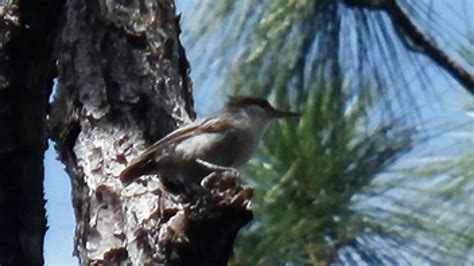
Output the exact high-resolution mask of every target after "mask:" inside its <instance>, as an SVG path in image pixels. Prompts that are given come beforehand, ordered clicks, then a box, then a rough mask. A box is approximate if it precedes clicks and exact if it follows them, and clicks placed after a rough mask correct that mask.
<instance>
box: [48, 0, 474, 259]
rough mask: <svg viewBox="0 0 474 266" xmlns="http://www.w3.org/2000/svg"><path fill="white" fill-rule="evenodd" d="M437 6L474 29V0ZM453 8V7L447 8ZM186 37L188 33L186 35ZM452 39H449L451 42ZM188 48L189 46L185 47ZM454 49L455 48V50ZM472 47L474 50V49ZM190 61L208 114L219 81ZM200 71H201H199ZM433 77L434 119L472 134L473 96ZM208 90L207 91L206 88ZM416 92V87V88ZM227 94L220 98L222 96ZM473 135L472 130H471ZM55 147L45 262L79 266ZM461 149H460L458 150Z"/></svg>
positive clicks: (456, 23)
mask: <svg viewBox="0 0 474 266" xmlns="http://www.w3.org/2000/svg"><path fill="white" fill-rule="evenodd" d="M194 1H195V0H192V1H190V0H189V1H185V0H182V1H179V0H178V1H177V4H178V12H183V17H182V19H183V20H186V19H192V18H191V14H192V13H191V10H189V6H190V5H191V4H192V3H194ZM431 2H433V3H434V6H433V8H434V10H435V11H436V12H437V13H439V15H440V16H441V17H442V18H443V19H444V20H445V21H444V22H440V23H443V24H447V25H450V26H451V27H455V28H456V29H459V31H460V32H461V33H465V32H466V31H467V30H469V29H470V30H473V29H474V28H473V24H474V23H473V21H472V20H471V21H466V20H465V19H462V18H467V17H470V16H469V15H467V14H469V13H468V12H469V11H470V12H471V16H472V14H473V13H474V1H465V0H437V1H431ZM447 6H449V7H450V8H447ZM183 34H186V32H184V33H183ZM447 40H449V39H447ZM444 41H445V40H443V39H440V40H439V42H440V45H441V47H443V48H446V49H448V50H451V51H452V50H453V49H454V48H455V47H454V46H455V45H456V43H447V42H444ZM184 46H185V47H186V43H185V44H184ZM451 46H452V47H451ZM471 48H472V47H471ZM188 56H189V60H190V63H191V66H192V68H193V72H192V73H191V75H192V78H193V81H194V84H195V86H194V89H195V93H194V95H195V98H196V109H197V111H198V113H199V114H205V113H208V112H210V111H214V110H215V109H216V107H214V106H211V105H209V104H207V103H208V102H209V101H207V100H206V99H208V97H214V96H209V94H216V91H215V89H214V91H209V88H212V86H210V84H211V83H213V82H215V78H214V79H213V78H212V77H211V81H209V79H207V80H198V79H197V77H195V76H194V75H195V74H196V73H199V68H203V67H207V66H202V65H201V66H200V65H198V63H199V62H200V60H199V57H200V54H198V52H193V51H188ZM196 69H197V71H195V70H196ZM432 71H434V72H433V73H432V74H431V75H430V77H431V78H432V79H433V82H432V84H433V86H435V88H433V89H434V90H435V91H437V92H438V93H440V95H441V96H442V97H441V98H440V99H439V103H438V104H435V105H433V104H430V105H429V106H427V107H430V108H432V109H430V110H429V111H428V112H429V113H431V116H432V117H435V116H437V117H438V118H440V119H441V120H442V121H454V123H457V124H463V123H466V122H467V123H469V121H471V127H467V128H466V130H465V132H467V133H469V131H470V130H474V126H473V125H472V124H474V123H473V120H472V119H473V117H469V113H466V112H465V111H464V110H463V109H462V105H463V103H464V102H465V101H464V100H465V99H469V97H470V96H469V95H468V94H467V93H466V92H465V91H464V90H463V89H462V88H460V87H459V86H458V85H456V83H455V82H453V81H452V80H451V79H450V78H449V77H446V74H445V73H443V72H442V71H441V70H440V69H438V68H436V69H434V70H432ZM205 88H206V89H205ZM415 90H416V88H415ZM222 96H223V95H220V97H222ZM471 133H472V131H471ZM458 137H460V138H463V139H464V138H471V139H472V135H469V134H467V135H462V134H461V135H458ZM450 142H456V140H455V138H453V136H452V135H450V136H449V135H448V136H447V137H446V136H444V137H441V138H439V139H436V140H433V142H428V143H427V144H426V145H425V146H424V147H421V153H432V152H435V151H436V148H437V147H438V146H439V145H446V144H447V143H448V144H449V143H450ZM52 146H53V144H52V143H50V148H49V149H48V151H47V152H46V154H45V177H46V178H45V183H44V184H45V190H46V199H47V205H46V209H47V214H48V225H49V230H48V231H47V234H46V238H45V253H44V254H45V261H46V264H47V265H77V259H76V258H74V257H73V256H72V250H73V232H74V214H73V210H72V205H71V197H70V195H71V191H70V182H69V177H68V176H67V174H66V173H65V172H64V166H63V164H62V163H60V162H59V161H57V160H56V154H55V152H54V150H53V149H52V148H53V147H52ZM458 148H459V147H458Z"/></svg>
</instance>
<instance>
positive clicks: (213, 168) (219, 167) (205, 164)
mask: <svg viewBox="0 0 474 266" xmlns="http://www.w3.org/2000/svg"><path fill="white" fill-rule="evenodd" d="M196 163H198V164H199V165H201V166H202V167H203V168H204V169H206V170H209V171H212V172H222V173H227V174H230V175H232V176H235V177H238V176H239V171H237V169H235V168H233V167H226V166H222V165H217V164H213V163H210V162H208V161H204V160H202V159H199V158H198V159H196ZM211 174H212V173H211Z"/></svg>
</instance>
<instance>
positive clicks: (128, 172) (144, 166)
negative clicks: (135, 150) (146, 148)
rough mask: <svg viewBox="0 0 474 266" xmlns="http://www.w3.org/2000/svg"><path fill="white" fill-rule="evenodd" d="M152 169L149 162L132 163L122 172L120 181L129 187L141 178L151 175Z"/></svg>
mask: <svg viewBox="0 0 474 266" xmlns="http://www.w3.org/2000/svg"><path fill="white" fill-rule="evenodd" d="M150 167H151V166H150V162H149V161H148V160H147V161H143V160H139V161H136V162H132V163H131V164H130V165H128V166H127V167H126V168H125V169H124V170H123V171H122V173H120V176H119V179H120V181H122V183H124V184H125V185H128V184H130V183H132V182H133V181H135V179H137V178H139V177H140V176H142V175H146V174H149V173H150Z"/></svg>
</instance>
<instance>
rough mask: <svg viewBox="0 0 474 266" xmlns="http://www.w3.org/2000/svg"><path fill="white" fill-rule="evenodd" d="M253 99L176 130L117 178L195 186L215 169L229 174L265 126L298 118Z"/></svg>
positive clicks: (236, 100) (240, 99) (246, 156)
mask: <svg viewBox="0 0 474 266" xmlns="http://www.w3.org/2000/svg"><path fill="white" fill-rule="evenodd" d="M299 115H300V114H299V113H293V112H284V111H279V110H277V109H275V108H273V107H272V106H271V105H270V104H269V103H268V101H266V100H264V99H260V98H254V97H231V98H230V99H229V101H228V102H227V103H226V104H225V106H224V107H223V108H222V109H221V110H220V111H219V112H217V113H216V114H214V115H211V116H209V117H206V118H204V119H202V120H200V121H197V122H193V123H191V124H189V125H186V126H184V127H182V128H179V129H177V130H175V131H173V132H171V133H170V134H168V135H167V136H165V137H164V138H162V139H161V140H159V141H157V142H156V143H155V144H153V145H152V146H150V147H149V148H147V149H146V150H145V151H144V152H143V153H142V154H141V155H140V156H138V157H137V158H136V159H135V160H133V161H132V162H131V163H130V164H129V165H128V166H127V167H126V168H125V169H124V170H123V171H122V173H121V174H120V180H121V181H122V182H123V183H125V184H129V183H131V182H133V181H134V180H135V179H137V178H138V177H140V176H142V175H146V174H159V175H160V176H161V177H166V178H179V179H180V180H190V181H191V180H193V181H199V180H201V179H202V178H203V177H205V176H206V175H208V174H210V173H211V172H213V170H218V169H229V170H234V171H235V168H238V167H240V166H242V165H243V164H245V163H246V162H247V161H248V160H249V159H250V158H251V157H252V155H253V154H254V153H255V150H256V149H257V147H258V144H259V142H260V140H261V138H262V135H263V133H264V131H265V128H266V126H267V125H268V124H269V122H270V121H272V120H274V119H278V118H283V117H291V116H299Z"/></svg>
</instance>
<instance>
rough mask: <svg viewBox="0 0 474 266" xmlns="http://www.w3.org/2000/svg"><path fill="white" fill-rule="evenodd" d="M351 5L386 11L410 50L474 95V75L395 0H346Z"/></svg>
mask: <svg viewBox="0 0 474 266" xmlns="http://www.w3.org/2000/svg"><path fill="white" fill-rule="evenodd" d="M345 3H346V5H348V6H350V7H359V8H368V9H374V10H383V11H385V12H386V13H387V14H388V16H389V17H390V19H391V20H392V22H393V25H394V28H395V31H396V32H397V34H398V36H399V37H400V39H402V40H406V41H404V45H405V46H407V47H408V48H409V49H410V50H412V51H416V52H419V53H423V54H425V55H426V56H428V57H429V58H431V59H432V60H433V61H434V62H435V63H436V64H438V65H439V66H441V67H442V68H443V69H445V70H446V71H447V72H448V73H450V74H451V76H453V77H454V78H455V79H456V80H457V81H458V82H459V83H460V84H461V85H462V86H463V87H464V88H465V89H466V90H467V91H468V92H470V93H471V94H473V95H474V75H471V74H469V73H468V71H467V70H466V69H464V68H463V67H462V66H460V65H459V64H458V63H456V62H455V61H454V60H453V59H452V58H450V57H449V56H448V55H447V54H446V53H445V52H444V51H443V50H442V49H441V48H439V47H438V45H437V44H436V43H435V42H434V41H433V40H432V39H430V38H429V37H428V36H426V35H425V34H424V33H422V32H421V31H420V29H419V28H418V27H417V26H416V25H415V24H414V23H413V21H412V20H411V19H410V17H409V16H408V15H407V14H406V13H405V12H404V11H403V9H402V8H401V7H400V5H398V3H397V2H396V1H395V0H346V1H345Z"/></svg>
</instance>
